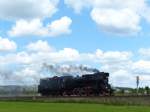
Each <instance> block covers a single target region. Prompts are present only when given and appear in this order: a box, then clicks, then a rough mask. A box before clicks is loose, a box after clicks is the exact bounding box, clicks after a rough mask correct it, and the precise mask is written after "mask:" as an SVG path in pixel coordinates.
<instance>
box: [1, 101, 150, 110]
mask: <svg viewBox="0 0 150 112" xmlns="http://www.w3.org/2000/svg"><path fill="white" fill-rule="evenodd" d="M0 112H150V107H148V106H112V105H101V104H84V103H82V104H80V103H39V102H0Z"/></svg>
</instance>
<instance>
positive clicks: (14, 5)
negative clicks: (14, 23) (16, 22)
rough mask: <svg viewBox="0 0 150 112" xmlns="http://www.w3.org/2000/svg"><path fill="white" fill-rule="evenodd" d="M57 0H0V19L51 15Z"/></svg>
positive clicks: (55, 9) (55, 7)
mask: <svg viewBox="0 0 150 112" xmlns="http://www.w3.org/2000/svg"><path fill="white" fill-rule="evenodd" d="M58 2H59V0H11V1H10V0H0V18H1V19H10V20H12V19H35V18H40V19H42V18H45V17H51V16H52V15H53V14H54V13H55V12H56V11H57V4H58Z"/></svg>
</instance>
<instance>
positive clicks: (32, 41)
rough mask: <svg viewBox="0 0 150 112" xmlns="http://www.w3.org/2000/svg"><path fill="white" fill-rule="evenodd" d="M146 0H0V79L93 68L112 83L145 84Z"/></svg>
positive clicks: (149, 68) (17, 80)
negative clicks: (53, 68)
mask: <svg viewBox="0 0 150 112" xmlns="http://www.w3.org/2000/svg"><path fill="white" fill-rule="evenodd" d="M149 29H150V1H149V0H82V1H81V0H11V1H10V0H0V62H1V63H0V85H33V84H38V82H39V79H40V78H43V77H51V76H53V74H52V73H51V71H48V72H47V71H46V73H45V71H44V70H45V69H44V68H43V64H45V63H46V64H49V65H54V66H59V67H60V66H61V69H63V70H64V69H66V68H71V67H72V66H78V67H80V66H84V67H92V68H97V69H99V70H100V71H104V72H109V73H110V80H109V81H110V84H111V85H112V86H122V87H136V76H139V77H140V86H141V87H144V86H149V85H150V44H149V43H150V38H149V37H150V32H149Z"/></svg>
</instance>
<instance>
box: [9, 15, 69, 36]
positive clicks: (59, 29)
mask: <svg viewBox="0 0 150 112" xmlns="http://www.w3.org/2000/svg"><path fill="white" fill-rule="evenodd" d="M71 23H72V20H71V19H70V18H69V17H67V16H64V17H62V18H60V19H59V20H55V21H53V22H52V23H51V24H47V25H46V26H44V25H43V23H42V22H41V21H40V19H34V20H31V21H26V20H19V21H17V22H16V25H15V26H13V27H12V29H11V30H10V31H9V32H8V33H9V35H10V36H43V37H45V36H50V37H55V36H60V35H63V34H69V33H71V30H70V25H71Z"/></svg>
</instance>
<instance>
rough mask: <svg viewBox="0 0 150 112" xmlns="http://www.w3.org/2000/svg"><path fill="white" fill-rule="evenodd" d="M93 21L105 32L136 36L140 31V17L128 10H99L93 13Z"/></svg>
mask: <svg viewBox="0 0 150 112" xmlns="http://www.w3.org/2000/svg"><path fill="white" fill-rule="evenodd" d="M91 17H92V19H93V20H94V21H95V22H96V23H97V24H98V25H99V26H100V28H101V29H102V30H103V31H107V32H111V33H116V34H125V35H126V34H132V33H133V34H134V33H137V32H139V31H140V29H141V28H140V26H139V24H140V17H139V15H137V14H136V13H134V12H132V11H131V10H128V9H123V10H119V11H118V10H116V9H98V8H95V9H93V10H92V12H91Z"/></svg>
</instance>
